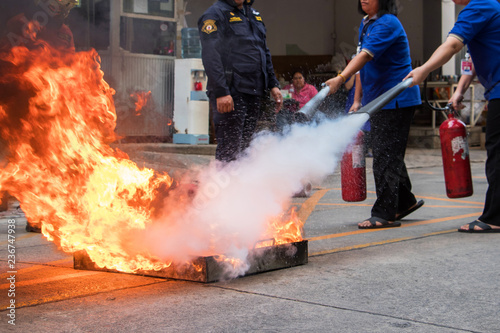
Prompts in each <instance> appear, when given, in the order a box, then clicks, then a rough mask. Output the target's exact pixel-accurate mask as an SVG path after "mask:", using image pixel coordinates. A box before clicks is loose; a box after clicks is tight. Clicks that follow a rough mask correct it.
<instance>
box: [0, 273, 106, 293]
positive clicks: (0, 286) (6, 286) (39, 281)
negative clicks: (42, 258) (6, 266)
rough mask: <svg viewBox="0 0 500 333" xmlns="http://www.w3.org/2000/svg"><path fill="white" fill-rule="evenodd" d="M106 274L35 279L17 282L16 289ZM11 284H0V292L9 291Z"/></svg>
mask: <svg viewBox="0 0 500 333" xmlns="http://www.w3.org/2000/svg"><path fill="white" fill-rule="evenodd" d="M102 273H104V272H96V271H87V272H85V271H82V272H78V273H74V274H66V275H58V276H52V277H49V278H44V279H34V280H27V281H16V287H25V286H31V285H33V284H42V283H47V282H54V281H59V280H66V279H72V278H80V277H84V276H87V275H96V274H102ZM9 286H10V283H4V284H0V290H1V289H9Z"/></svg>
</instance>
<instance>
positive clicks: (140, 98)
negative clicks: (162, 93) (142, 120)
mask: <svg viewBox="0 0 500 333" xmlns="http://www.w3.org/2000/svg"><path fill="white" fill-rule="evenodd" d="M130 97H132V98H133V99H135V100H136V102H135V115H136V116H140V115H141V110H142V109H143V108H144V107H145V106H146V105H147V104H148V102H149V100H150V99H151V91H148V92H146V91H137V92H135V93H133V94H131V95H130Z"/></svg>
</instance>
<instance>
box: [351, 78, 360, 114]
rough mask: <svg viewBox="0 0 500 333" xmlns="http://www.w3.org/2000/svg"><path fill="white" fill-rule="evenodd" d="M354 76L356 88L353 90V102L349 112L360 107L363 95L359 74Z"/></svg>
mask: <svg viewBox="0 0 500 333" xmlns="http://www.w3.org/2000/svg"><path fill="white" fill-rule="evenodd" d="M355 77H356V88H355V89H356V90H355V91H354V102H353V103H352V106H351V108H350V109H349V112H356V111H358V110H359V109H360V108H361V99H362V97H363V85H362V84H361V76H360V75H359V74H356V75H355Z"/></svg>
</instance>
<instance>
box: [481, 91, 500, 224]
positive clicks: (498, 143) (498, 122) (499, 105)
mask: <svg viewBox="0 0 500 333" xmlns="http://www.w3.org/2000/svg"><path fill="white" fill-rule="evenodd" d="M486 153H487V156H488V158H487V160H486V179H487V180H488V190H487V191H486V200H485V203H484V210H483V215H481V216H480V217H479V220H481V221H483V222H485V223H488V224H493V225H497V226H500V99H493V100H490V102H489V103H488V116H487V119H486Z"/></svg>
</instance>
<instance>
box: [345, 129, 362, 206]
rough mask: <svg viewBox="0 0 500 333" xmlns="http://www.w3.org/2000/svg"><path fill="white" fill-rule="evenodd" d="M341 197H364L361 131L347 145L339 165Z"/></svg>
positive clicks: (356, 199)
mask: <svg viewBox="0 0 500 333" xmlns="http://www.w3.org/2000/svg"><path fill="white" fill-rule="evenodd" d="M340 178H341V185H342V199H343V200H344V201H347V202H357V201H363V200H365V199H366V161H365V149H364V143H363V132H362V131H359V133H358V135H357V137H356V140H355V141H354V143H352V144H350V145H349V146H348V147H347V150H346V151H345V152H344V155H343V157H342V162H341V165H340Z"/></svg>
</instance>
